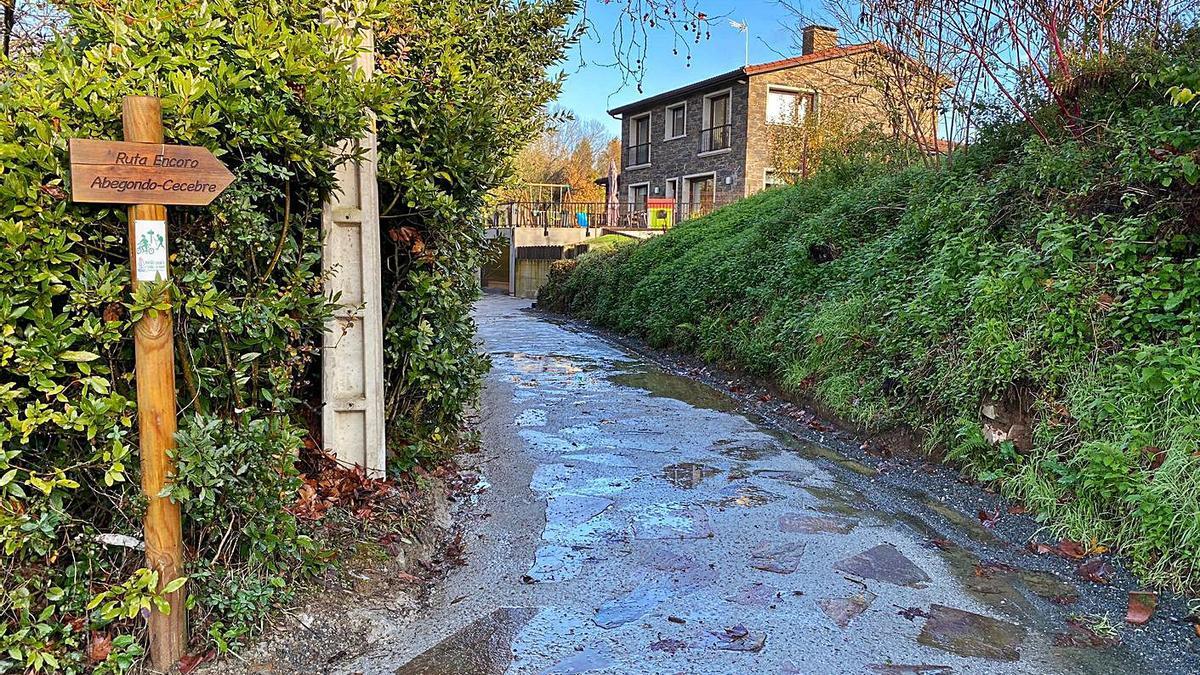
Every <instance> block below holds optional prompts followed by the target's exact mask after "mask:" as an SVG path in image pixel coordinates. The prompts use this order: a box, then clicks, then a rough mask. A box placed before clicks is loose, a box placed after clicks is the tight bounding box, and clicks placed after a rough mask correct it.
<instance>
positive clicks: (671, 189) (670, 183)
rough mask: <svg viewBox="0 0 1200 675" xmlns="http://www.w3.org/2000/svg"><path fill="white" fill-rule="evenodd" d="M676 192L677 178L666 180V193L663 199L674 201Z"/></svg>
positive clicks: (677, 186)
mask: <svg viewBox="0 0 1200 675" xmlns="http://www.w3.org/2000/svg"><path fill="white" fill-rule="evenodd" d="M678 190H679V179H678V178H668V179H667V189H666V192H664V193H663V197H666V198H667V199H675V194H676V193H677V192H678Z"/></svg>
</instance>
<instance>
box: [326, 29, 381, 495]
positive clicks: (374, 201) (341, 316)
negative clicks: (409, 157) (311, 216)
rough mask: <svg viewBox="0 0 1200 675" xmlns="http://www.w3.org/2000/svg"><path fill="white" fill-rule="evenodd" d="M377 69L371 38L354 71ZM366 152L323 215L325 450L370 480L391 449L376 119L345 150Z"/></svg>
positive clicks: (344, 173)
mask: <svg viewBox="0 0 1200 675" xmlns="http://www.w3.org/2000/svg"><path fill="white" fill-rule="evenodd" d="M355 67H356V68H357V69H358V70H360V71H362V72H363V73H365V74H366V76H367V77H370V76H371V73H372V72H373V71H374V69H375V45H374V40H373V38H372V36H371V35H370V34H369V33H367V34H366V35H365V40H364V44H363V46H362V52H361V53H360V54H359V56H358V61H357V63H356V66H355ZM356 147H357V148H362V149H364V150H365V151H366V152H365V154H364V158H363V161H361V162H346V163H343V164H342V165H341V166H340V167H338V169H337V182H338V189H337V190H336V191H335V192H334V194H333V196H331V197H330V199H329V201H328V202H327V203H326V204H325V207H324V211H323V214H322V217H321V234H322V237H323V240H324V249H323V252H322V267H323V269H324V271H325V272H326V281H325V292H326V293H327V294H329V295H334V294H339V293H340V294H341V295H340V297H339V299H338V307H337V309H336V310H335V311H334V317H333V319H332V320H331V321H330V322H329V324H328V325H327V326H326V331H325V338H324V350H323V352H322V362H321V388H322V401H323V406H322V410H321V427H322V433H323V436H324V447H325V449H326V450H329V451H331V452H333V453H334V454H335V455H336V456H337V458H338V460H340V461H342V462H344V463H346V464H358V465H361V466H363V467H364V468H365V469H366V470H367V474H368V475H370V476H375V477H378V476H382V475H383V473H384V469H385V462H386V458H387V452H386V446H385V445H384V407H383V402H384V379H383V315H382V311H383V310H382V306H383V302H382V289H381V287H380V284H381V279H380V274H381V269H382V263H381V260H380V256H381V254H380V240H379V189H378V185H377V184H376V182H375V181H376V177H375V176H376V166H377V155H376V147H375V129H374V120H373V119H372V127H371V129H370V131H368V132H367V134H366V135H364V136H363V137H362V138H360V139H358V140H356V141H348V142H347V143H346V144H345V146H344V147H343V148H342V150H347V151H348V150H352V149H354V148H356Z"/></svg>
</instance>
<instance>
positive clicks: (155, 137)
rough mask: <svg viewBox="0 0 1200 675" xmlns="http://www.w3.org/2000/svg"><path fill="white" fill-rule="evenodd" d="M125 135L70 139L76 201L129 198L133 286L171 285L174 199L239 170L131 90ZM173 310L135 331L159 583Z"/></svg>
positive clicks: (171, 433)
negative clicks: (175, 130) (174, 127)
mask: <svg viewBox="0 0 1200 675" xmlns="http://www.w3.org/2000/svg"><path fill="white" fill-rule="evenodd" d="M122 113H123V121H124V126H125V141H124V142H120V141H96V140H85V139H71V141H70V150H71V199H72V200H73V201H77V202H93V203H107V204H130V205H131V206H130V207H129V261H130V269H131V273H132V277H133V279H132V282H133V287H134V288H137V285H138V284H139V283H141V282H153V281H167V280H168V279H169V278H170V277H169V269H168V264H167V207H166V205H167V204H175V205H187V206H199V205H204V204H208V203H209V202H211V201H212V200H213V199H216V197H217V195H219V194H221V192H222V191H223V190H225V188H227V187H229V184H230V183H232V182H233V174H231V173H230V172H229V170H228V169H226V168H225V166H224V165H223V164H222V163H221V162H220V161H219V160H218V159H217V158H216V157H214V156H213V155H212V153H210V152H209V151H208V150H207V149H205V148H199V147H190V146H182V145H163V126H162V103H161V102H160V101H159V99H158V98H156V97H152V96H129V97H126V98H125V100H124V105H123V109H122ZM172 333H173V331H172V320H171V312H170V311H169V310H168V311H165V312H147V313H146V314H145V316H143V317H142V319H140V320H139V321H138V322H137V324H136V325H135V326H134V329H133V348H134V358H135V362H136V363H135V375H136V377H137V407H138V434H139V451H140V454H141V465H142V492H143V493H144V494H145V495H146V499H147V501H148V505H147V509H146V520H145V541H146V560H147V564H148V566H149V567H150V569H152V570H154V571H156V572H158V584H159V588H160V589H161V588H163V587H164V586H166V585H167V584H169V583H170V582H171V581H172V580H174V579H178V578H179V576H180V571H181V569H182V567H183V537H182V528H181V525H180V517H179V505H178V504H176V503H174V502H172V501H171V500H170V499H167V498H165V497H160V496H159V494H160V493H161V492H162V489H163V487H164V486H165V485H166V484H167V480H168V477H169V476H170V475H171V474H172V473H173V472H174V468H175V467H174V465H173V463H172V461H171V459H170V457H168V455H167V453H168V452H169V451H170V450H172V449H174V447H175V423H176V420H175V352H174V347H173V335H172ZM167 602H168V604H169V605H170V609H171V611H170V613H168V614H164V613H162V612H159V611H157V610H152V611H151V612H150V656H151V659H152V660H153V662H154V667H155V668H156V669H158V670H160V671H162V672H166V671H169V670H170V669H171V668H172V667H174V665H175V664H176V663H177V662H178V661H179V659H180V658H182V657H183V656H184V654H185V653H186V651H187V609H186V607H185V605H184V591H183V590H182V589H180V590H177V591H175V592H173V593H170V594H168V595H167Z"/></svg>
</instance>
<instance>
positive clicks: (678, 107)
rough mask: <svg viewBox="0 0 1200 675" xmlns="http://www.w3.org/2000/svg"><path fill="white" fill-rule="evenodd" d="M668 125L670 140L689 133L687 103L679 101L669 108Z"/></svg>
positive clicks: (668, 137) (668, 138)
mask: <svg viewBox="0 0 1200 675" xmlns="http://www.w3.org/2000/svg"><path fill="white" fill-rule="evenodd" d="M666 126H667V133H666V139H667V140H668V141H669V140H671V139H673V138H682V137H684V136H686V135H687V103H677V104H675V105H673V106H670V107H669V108H667V120H666Z"/></svg>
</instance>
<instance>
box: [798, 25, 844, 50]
mask: <svg viewBox="0 0 1200 675" xmlns="http://www.w3.org/2000/svg"><path fill="white" fill-rule="evenodd" d="M837 43H838V39H837V29H836V28H830V27H829V26H818V25H816V24H813V25H811V26H808V27H806V28H805V29H804V45H803V47H804V54H806V55H807V54H811V53H813V52H819V51H823V50H825V49H833V48H834V47H836V46H837Z"/></svg>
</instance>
